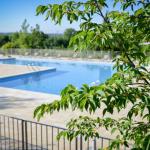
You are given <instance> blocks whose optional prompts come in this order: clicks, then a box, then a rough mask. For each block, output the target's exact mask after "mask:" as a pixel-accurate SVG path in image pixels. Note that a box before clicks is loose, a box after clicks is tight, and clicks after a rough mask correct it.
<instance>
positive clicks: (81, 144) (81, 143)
mask: <svg viewBox="0 0 150 150" xmlns="http://www.w3.org/2000/svg"><path fill="white" fill-rule="evenodd" d="M82 147H83V142H82V136H81V137H80V150H82Z"/></svg>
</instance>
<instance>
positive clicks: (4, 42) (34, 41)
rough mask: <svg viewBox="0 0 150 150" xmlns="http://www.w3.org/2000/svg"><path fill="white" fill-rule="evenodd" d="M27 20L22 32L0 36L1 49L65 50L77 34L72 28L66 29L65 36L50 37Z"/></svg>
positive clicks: (23, 24) (22, 26)
mask: <svg viewBox="0 0 150 150" xmlns="http://www.w3.org/2000/svg"><path fill="white" fill-rule="evenodd" d="M29 28H30V25H29V24H28V23H27V20H26V19H25V20H24V21H23V23H22V25H21V30H20V32H16V33H12V34H10V35H0V47H2V49H11V48H21V49H24V48H33V49H46V48H47V49H53V48H58V49H61V48H62V49H64V48H68V47H69V41H70V39H71V37H72V36H73V35H74V34H75V30H74V29H72V28H69V29H66V30H65V31H64V34H62V35H61V34H60V35H59V34H58V35H57V34H56V35H48V34H45V33H44V32H42V31H40V26H39V25H38V24H36V27H34V28H33V27H31V29H29Z"/></svg>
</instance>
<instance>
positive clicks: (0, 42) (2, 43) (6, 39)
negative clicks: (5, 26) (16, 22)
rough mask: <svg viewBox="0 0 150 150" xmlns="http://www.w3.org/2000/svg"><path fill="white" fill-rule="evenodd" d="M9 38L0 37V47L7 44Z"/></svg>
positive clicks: (5, 36) (6, 36)
mask: <svg viewBox="0 0 150 150" xmlns="http://www.w3.org/2000/svg"><path fill="white" fill-rule="evenodd" d="M9 41H10V39H9V36H8V35H0V47H1V46H3V45H4V44H6V43H7V42H9Z"/></svg>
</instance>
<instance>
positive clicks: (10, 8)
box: [0, 0, 79, 33]
mask: <svg viewBox="0 0 150 150" xmlns="http://www.w3.org/2000/svg"><path fill="white" fill-rule="evenodd" d="M52 2H56V1H55V0H0V6H1V9H0V32H14V31H19V29H20V26H21V24H22V22H23V20H24V19H25V18H26V19H27V21H28V23H29V24H30V26H33V27H34V26H35V24H39V25H40V27H41V30H42V31H44V32H46V33H62V32H63V31H64V30H65V29H66V28H68V27H73V28H76V29H78V28H79V27H78V26H79V23H73V24H69V22H68V21H67V20H66V19H64V20H63V23H62V25H61V26H59V25H55V24H54V23H52V22H51V21H50V20H48V21H46V22H45V21H44V16H36V15H35V14H36V12H35V10H36V7H37V6H38V5H40V4H48V3H52ZM57 2H58V1H57ZM59 2H61V1H60V0H59Z"/></svg>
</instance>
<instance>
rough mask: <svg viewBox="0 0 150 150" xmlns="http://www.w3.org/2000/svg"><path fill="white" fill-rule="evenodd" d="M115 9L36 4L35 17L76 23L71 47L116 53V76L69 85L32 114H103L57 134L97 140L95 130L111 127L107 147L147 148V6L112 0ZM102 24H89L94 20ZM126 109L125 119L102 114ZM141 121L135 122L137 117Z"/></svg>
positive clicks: (90, 3)
mask: <svg viewBox="0 0 150 150" xmlns="http://www.w3.org/2000/svg"><path fill="white" fill-rule="evenodd" d="M113 2H114V7H115V6H116V5H117V4H119V5H121V8H122V11H110V12H107V13H105V14H104V10H103V9H105V10H106V9H107V7H108V6H107V4H106V1H105V0H87V1H85V2H76V1H66V2H64V3H62V4H49V5H46V6H43V5H40V6H39V7H38V8H37V14H38V15H39V14H44V13H46V19H49V18H51V19H52V20H53V21H54V22H55V23H58V24H60V23H61V21H62V18H63V17H64V16H66V17H67V19H68V20H69V21H70V23H72V22H74V21H78V20H79V19H81V21H82V22H81V24H80V31H78V32H77V33H76V34H75V36H74V37H73V38H72V39H71V42H70V45H75V48H76V49H86V48H94V47H95V46H96V47H102V48H104V49H110V50H112V51H116V50H117V51H118V50H119V51H120V55H119V56H118V57H116V58H114V63H115V65H114V68H116V70H117V72H116V73H115V74H114V75H113V76H112V77H111V78H110V79H108V80H107V81H106V82H105V83H103V84H100V85H98V86H92V87H90V86H88V85H85V84H84V85H83V86H82V87H81V88H80V89H77V88H76V87H75V86H73V85H68V86H67V87H66V88H64V89H63V90H62V92H61V100H56V101H54V102H52V103H49V104H43V105H41V106H39V107H37V108H36V110H35V112H34V116H35V117H37V118H38V119H40V118H41V117H43V115H44V114H45V113H50V114H52V113H53V112H54V111H59V110H62V109H63V110H66V109H68V108H70V107H71V108H72V109H73V110H75V109H79V110H81V111H84V110H85V111H87V112H89V113H94V112H95V111H96V110H97V109H102V110H103V115H104V117H103V118H100V117H97V118H96V119H93V118H90V117H87V116H81V117H79V118H77V119H72V120H71V121H70V122H69V123H68V125H67V127H68V130H66V131H64V132H61V133H60V134H59V136H58V138H60V137H61V136H64V137H67V138H68V140H72V139H73V138H74V137H77V136H78V135H82V136H84V137H85V139H88V138H94V137H97V138H98V137H99V136H100V132H99V131H100V128H101V127H105V128H106V130H110V129H112V133H114V132H115V133H116V134H117V136H116V139H115V140H114V141H112V143H111V145H110V147H108V149H119V146H120V145H125V146H126V147H128V146H129V145H130V143H132V144H133V146H132V149H133V150H141V149H144V150H145V149H147V150H148V149H150V138H149V137H150V71H149V70H148V68H147V65H149V61H148V60H149V57H150V56H149V54H150V53H149V52H150V50H149V46H145V45H144V43H145V42H149V41H148V40H149V39H150V30H149V29H150V17H149V16H150V5H149V2H148V1H147V0H125V1H122V0H114V1H113ZM95 15H96V16H99V17H101V18H102V19H103V22H101V23H97V22H94V21H93V19H94V16H95ZM115 110H117V111H118V113H119V112H120V111H123V110H127V111H128V112H127V114H126V116H125V117H124V118H121V117H120V118H119V119H112V118H107V117H106V113H110V114H112V115H113V114H114V111H115ZM137 117H138V118H140V120H137V119H136V118H137Z"/></svg>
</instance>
